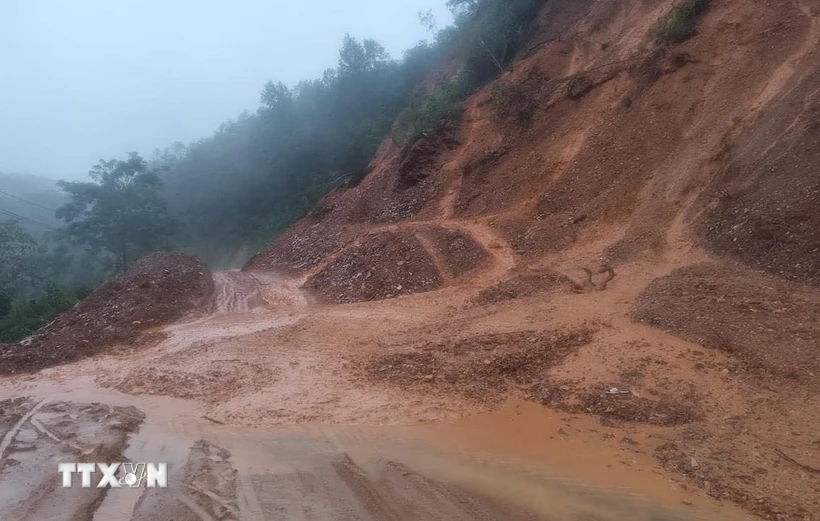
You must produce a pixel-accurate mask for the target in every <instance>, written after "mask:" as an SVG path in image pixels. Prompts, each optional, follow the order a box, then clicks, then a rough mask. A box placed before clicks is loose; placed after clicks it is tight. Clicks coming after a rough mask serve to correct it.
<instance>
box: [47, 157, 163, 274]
mask: <svg viewBox="0 0 820 521" xmlns="http://www.w3.org/2000/svg"><path fill="white" fill-rule="evenodd" d="M89 175H90V176H91V179H92V180H93V182H67V181H60V182H59V185H60V187H61V188H62V189H63V190H64V191H65V192H66V193H67V194H68V195H69V196H70V197H71V202H69V203H68V204H66V205H65V206H63V207H61V208H59V209H58V210H57V217H59V218H61V219H63V220H64V221H66V223H67V225H66V227H65V228H64V232H65V234H67V235H68V236H69V237H71V238H72V239H73V240H74V242H75V243H77V244H82V245H85V246H87V247H89V248H90V249H94V250H99V249H105V250H108V251H109V252H111V253H113V254H114V255H115V256H117V257H119V260H120V265H121V267H122V270H123V271H125V270H126V269H128V261H129V250H131V251H132V253H144V252H147V251H151V250H157V249H161V248H162V246H163V244H167V240H168V237H169V236H170V235H172V232H173V229H174V225H175V223H174V221H173V220H172V219H171V218H170V217H169V216H168V209H167V206H166V204H165V200H164V199H163V198H162V196H161V195H160V190H161V188H162V182H161V180H160V178H159V175H158V174H157V172H156V170H154V169H151V168H150V167H149V165H148V163H147V162H146V161H145V160H144V159H143V158H142V157H140V155H139V154H137V153H136V152H132V153H131V154H129V156H128V159H127V160H125V161H121V160H116V159H112V160H110V161H100V162H99V164H97V165H96V166H95V167H94V168H93V169H92V170H91V172H89ZM134 250H135V251H134Z"/></svg>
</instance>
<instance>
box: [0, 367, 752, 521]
mask: <svg viewBox="0 0 820 521" xmlns="http://www.w3.org/2000/svg"><path fill="white" fill-rule="evenodd" d="M5 394H7V392H6V391H0V399H3V398H6V397H8V396H5ZM14 395H15V396H20V395H28V396H35V397H38V398H39V399H46V400H54V401H66V400H70V401H72V402H85V403H92V402H102V403H106V404H110V405H124V406H129V405H130V406H135V407H137V408H138V409H140V410H142V411H144V412H145V413H146V415H147V417H146V420H145V423H144V424H143V425H142V427H141V428H140V431H139V432H138V433H137V434H136V435H134V436H133V437H132V438H131V442H130V445H129V448H128V449H127V451H126V456H128V457H129V458H130V459H131V460H133V461H149V462H161V461H166V462H168V463H169V467H170V469H171V474H173V472H174V469H178V468H179V466H180V465H182V463H183V462H184V461H185V459H186V457H187V455H188V450H189V447H190V446H191V445H192V444H193V442H194V441H196V440H198V439H205V440H207V441H209V442H211V443H213V444H216V445H219V446H221V447H224V448H225V449H227V450H228V451H230V453H231V455H232V457H231V461H232V464H233V466H234V468H235V469H236V470H237V471H238V478H237V498H236V499H237V502H238V505H239V507H240V517H239V518H240V519H247V520H253V521H267V520H270V519H306V520H307V519H310V520H313V519H316V520H318V519H328V520H336V519H464V520H468V519H477V518H481V519H511V520H514V519H554V520H562V519H566V520H573V521H575V520H593V519H599V520H641V519H645V520H653V521H657V520H668V521H677V520H681V521H683V520H689V519H692V520H695V519H704V520H705V519H709V520H726V521H734V520H738V521H740V520H747V519H749V517H748V516H747V515H745V514H743V513H742V512H740V511H739V510H737V509H736V508H735V507H733V506H731V505H726V504H721V503H717V502H714V501H712V500H711V499H709V498H706V497H703V496H699V495H695V494H693V493H687V492H685V491H682V490H680V489H678V487H677V486H675V485H674V484H673V483H672V482H671V481H669V480H668V479H667V478H666V477H664V476H663V475H660V474H657V473H655V472H653V471H652V464H651V450H647V451H646V453H645V454H643V455H642V454H640V452H641V451H638V453H636V452H635V451H628V452H627V451H622V450H619V449H617V448H613V447H612V446H609V445H606V444H603V443H601V440H602V439H605V437H606V432H604V431H605V429H604V428H602V427H600V426H599V425H596V424H588V423H584V420H580V419H570V418H563V417H561V416H558V415H554V414H552V413H550V412H549V411H547V410H546V409H543V408H541V407H537V406H534V405H531V404H525V403H521V404H510V405H509V406H507V407H505V408H503V409H501V410H499V411H497V412H494V413H489V414H483V415H477V416H474V417H471V418H467V419H464V420H461V421H458V422H454V423H449V424H419V425H411V426H390V427H345V426H325V425H305V426H299V427H293V428H278V429H251V428H239V427H233V426H227V425H217V424H213V423H211V422H209V421H207V420H205V419H203V418H201V417H200V413H199V412H198V404H197V403H196V402H192V401H186V400H178V399H171V398H165V397H153V396H131V395H126V394H122V393H119V392H116V391H111V390H106V389H100V388H98V387H96V386H95V385H94V384H93V382H91V381H90V380H81V379H75V380H73V381H71V382H64V383H55V382H36V383H31V384H29V385H28V386H26V387H24V388H22V389H20V388H19V387H18V389H16V390H15V392H14ZM632 441H633V442H634V440H632ZM635 443H651V441H650V440H645V439H641V440H640V442H635ZM610 445H611V444H610ZM55 473H56V470H55ZM134 492H135V491H131V490H128V489H121V490H112V491H110V493H108V494H107V495H106V497H105V499H104V500H103V501H102V503H101V505H100V506H99V508H98V509H97V511H96V513H95V515H94V519H95V520H100V521H102V520H119V519H122V520H129V519H131V515H132V514H131V513H132V512H133V510H134V506H135V504H136V503H137V500H138V498H139V494H137V493H134ZM684 503H685V504H684ZM38 521H39V520H38ZM43 521H47V520H43Z"/></svg>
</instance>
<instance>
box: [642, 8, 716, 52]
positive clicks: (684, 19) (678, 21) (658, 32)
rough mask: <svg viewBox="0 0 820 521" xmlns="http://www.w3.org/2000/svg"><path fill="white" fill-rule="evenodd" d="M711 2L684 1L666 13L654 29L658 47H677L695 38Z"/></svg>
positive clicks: (653, 34) (653, 33)
mask: <svg viewBox="0 0 820 521" xmlns="http://www.w3.org/2000/svg"><path fill="white" fill-rule="evenodd" d="M710 4H711V0H683V1H682V2H680V3H679V4H678V5H676V6H675V7H673V8H672V9H671V10H670V11H669V12H668V13H666V14H665V15H664V16H663V17H662V18H661V19H660V20H658V21H657V23H656V24H655V25H654V27H653V28H652V32H651V34H652V37H653V38H654V39H655V43H656V44H657V45H676V44H679V43H683V42H685V41H686V40H688V39H690V38H692V37H693V36H695V35H696V34H697V33H698V32H697V24H698V20H699V19H700V17H701V15H703V13H705V12H706V10H707V9H708V8H709V5H710Z"/></svg>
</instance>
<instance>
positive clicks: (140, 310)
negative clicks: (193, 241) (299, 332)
mask: <svg viewBox="0 0 820 521" xmlns="http://www.w3.org/2000/svg"><path fill="white" fill-rule="evenodd" d="M213 298H214V283H213V279H212V277H211V272H210V270H209V269H208V267H207V266H206V265H205V264H204V263H203V262H202V261H200V260H199V259H196V258H194V257H191V256H188V255H183V254H180V253H153V254H150V255H146V256H145V257H143V258H141V259H139V260H138V261H137V262H135V263H134V265H133V266H131V268H130V269H129V270H128V272H126V273H125V274H121V275H117V276H115V277H114V278H112V279H110V280H108V281H106V282H105V283H104V284H102V285H101V286H100V287H99V288H97V289H96V290H94V291H93V292H92V293H91V294H90V295H89V296H88V297H86V298H85V299H83V300H82V301H81V302H79V303H78V304H77V305H75V306H74V307H73V308H72V309H70V310H68V311H66V312H65V313H62V314H60V315H59V316H58V317H57V318H56V319H55V320H54V321H53V322H52V323H51V324H49V325H47V326H45V327H43V328H42V329H40V330H38V331H37V332H36V333H35V334H34V335H33V336H32V337H30V338H29V339H26V340H24V341H23V342H21V343H20V344H14V345H7V346H5V347H4V348H3V349H2V353H0V361H2V363H1V364H0V373H2V374H13V373H19V372H28V371H37V370H40V369H43V368H46V367H50V366H53V365H58V364H64V363H68V362H73V361H75V360H79V359H80V358H84V357H87V356H92V355H94V354H97V353H99V352H101V351H104V350H106V349H108V348H110V347H112V346H115V345H140V344H141V343H145V342H151V341H156V339H157V338H156V335H153V336H152V335H150V334H147V335H146V333H145V331H146V330H147V329H152V328H156V327H158V326H161V325H163V324H169V323H172V322H175V321H177V320H179V319H181V318H183V317H188V316H192V315H196V314H204V313H208V312H210V311H211V310H212V309H213Z"/></svg>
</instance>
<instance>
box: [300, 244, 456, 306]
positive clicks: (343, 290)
mask: <svg viewBox="0 0 820 521" xmlns="http://www.w3.org/2000/svg"><path fill="white" fill-rule="evenodd" d="M441 285H442V278H441V275H440V274H439V273H438V270H437V269H436V268H435V266H434V263H433V259H432V258H431V257H430V255H429V254H428V253H427V251H426V250H425V249H424V247H423V246H422V244H421V243H420V242H419V240H418V239H417V238H416V237H415V236H414V235H413V234H412V233H409V232H383V233H379V234H377V235H373V236H371V237H369V238H368V239H366V240H365V241H363V242H362V243H361V244H359V245H357V246H353V247H351V248H349V249H347V250H345V251H344V252H343V253H341V254H340V255H339V256H338V257H337V258H335V259H333V260H332V261H331V262H330V263H329V264H328V265H327V266H325V267H324V269H322V270H321V271H320V272H318V273H317V274H316V275H314V276H312V277H311V278H309V279H308V281H307V282H306V283H305V287H306V288H308V289H310V290H311V291H313V292H315V293H316V294H317V295H320V296H321V297H322V298H323V299H324V300H326V301H328V302H334V303H347V302H363V301H370V300H382V299H386V298H392V297H398V296H400V295H409V294H411V293H420V292H424V291H431V290H434V289H437V288H439V287H441Z"/></svg>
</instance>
